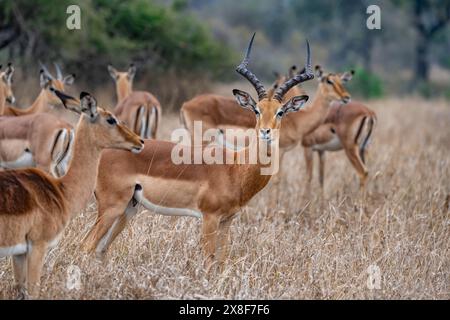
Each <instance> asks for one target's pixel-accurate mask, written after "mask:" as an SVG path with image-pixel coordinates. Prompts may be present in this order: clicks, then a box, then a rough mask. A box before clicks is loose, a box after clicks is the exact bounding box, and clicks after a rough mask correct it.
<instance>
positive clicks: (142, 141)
mask: <svg viewBox="0 0 450 320" xmlns="http://www.w3.org/2000/svg"><path fill="white" fill-rule="evenodd" d="M139 142H140V144H139V145H138V146H134V147H132V148H131V152H132V153H135V154H137V153H140V152H141V151H142V150H143V149H144V140H142V139H140V140H139Z"/></svg>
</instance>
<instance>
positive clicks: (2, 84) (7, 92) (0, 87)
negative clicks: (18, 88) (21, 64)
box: [0, 63, 16, 104]
mask: <svg viewBox="0 0 450 320" xmlns="http://www.w3.org/2000/svg"><path fill="white" fill-rule="evenodd" d="M13 74H14V67H13V66H12V64H11V63H8V66H7V67H6V69H5V70H2V66H1V65H0V96H2V97H4V98H5V100H6V102H8V103H11V104H13V103H14V102H15V101H16V98H15V97H14V94H13V92H12V88H11V85H12V76H13Z"/></svg>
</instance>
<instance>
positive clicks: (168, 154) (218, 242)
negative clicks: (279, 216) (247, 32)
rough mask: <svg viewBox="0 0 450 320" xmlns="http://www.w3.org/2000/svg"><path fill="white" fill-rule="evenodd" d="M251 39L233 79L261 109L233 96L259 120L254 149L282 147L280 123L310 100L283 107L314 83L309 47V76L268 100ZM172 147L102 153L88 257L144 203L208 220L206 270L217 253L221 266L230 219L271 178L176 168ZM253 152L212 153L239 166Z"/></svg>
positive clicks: (253, 171)
mask: <svg viewBox="0 0 450 320" xmlns="http://www.w3.org/2000/svg"><path fill="white" fill-rule="evenodd" d="M253 39H254V35H253V37H252V40H251V41H250V43H249V46H248V49H247V52H246V55H245V58H244V60H243V61H242V62H241V64H240V65H239V66H238V67H237V69H236V71H237V72H238V73H239V74H240V75H242V76H243V77H244V78H246V79H247V80H248V81H249V82H250V83H251V84H252V85H253V87H254V88H255V89H256V92H257V94H258V100H259V101H258V102H256V101H255V100H253V98H252V97H251V96H250V94H248V93H246V92H244V91H241V90H237V89H235V90H233V94H234V96H235V97H236V99H237V101H238V103H239V105H240V106H241V107H243V108H244V109H247V110H248V112H251V113H253V117H254V118H255V119H256V121H254V123H255V127H254V128H255V130H256V132H257V134H258V135H257V138H255V139H254V140H252V141H251V144H258V146H259V147H260V148H261V147H268V146H276V147H277V146H278V141H276V140H275V139H274V137H276V135H275V133H274V132H275V131H277V129H279V128H280V125H281V119H282V118H283V117H284V116H285V115H286V114H288V113H290V112H295V111H298V110H299V109H300V108H301V107H302V106H303V105H304V103H305V102H306V101H307V100H308V96H305V95H302V96H297V97H293V98H292V99H290V100H289V101H287V102H286V103H283V102H282V101H283V96H284V95H285V94H286V92H287V91H288V90H289V89H290V88H291V87H293V86H295V85H297V84H298V83H301V82H304V81H307V80H310V79H312V78H314V74H313V73H312V71H311V59H310V51H309V45H308V54H307V63H306V69H305V70H306V71H305V73H303V74H298V75H296V76H295V77H294V78H292V79H290V80H289V81H287V82H285V83H284V84H283V85H281V86H280V87H279V88H278V89H277V91H276V92H275V95H274V97H273V98H271V97H268V95H267V93H266V90H265V89H264V86H263V85H262V84H261V82H260V81H259V80H258V78H257V77H256V76H255V75H254V74H253V73H252V72H251V71H250V70H249V69H248V68H247V66H248V63H249V55H250V51H251V48H252V43H253ZM175 146H176V144H174V143H172V142H166V141H157V140H146V141H145V149H144V151H143V152H142V153H140V154H138V155H132V154H128V153H125V152H120V151H113V150H109V151H105V152H104V153H103V155H102V158H101V161H100V166H99V176H98V180H97V187H96V190H95V194H96V196H97V201H98V217H97V220H96V223H95V225H94V226H93V228H92V229H91V231H90V232H89V234H88V235H87V237H86V238H85V243H84V244H85V248H86V249H87V250H89V251H90V252H96V253H97V254H98V255H100V256H102V255H103V254H104V253H105V251H106V250H107V248H108V246H109V245H110V244H111V242H112V241H113V240H114V238H115V237H116V236H117V235H118V234H119V233H120V232H121V231H122V230H123V228H124V227H125V225H126V223H127V222H128V221H129V220H130V218H131V217H132V216H133V215H134V214H135V213H136V212H137V209H135V210H131V209H130V208H131V206H133V205H134V206H137V205H138V204H139V203H141V204H142V205H143V206H144V207H145V208H147V209H149V210H152V211H154V212H156V213H162V214H166V215H187V216H194V217H203V225H202V237H201V244H202V248H203V251H204V253H205V256H206V259H205V266H206V267H207V269H208V270H210V267H211V265H212V263H213V262H214V261H215V260H216V252H219V254H218V261H219V262H220V263H223V262H224V259H225V257H226V251H227V242H228V231H229V227H230V224H231V222H232V219H233V217H234V216H235V214H236V213H237V212H238V211H239V210H240V209H241V208H242V207H243V206H245V205H246V204H247V203H248V201H250V199H252V198H253V196H255V195H256V194H257V193H258V192H259V191H260V190H262V189H263V188H264V187H265V186H266V184H267V183H268V182H269V180H270V177H271V176H270V175H261V173H260V171H261V169H262V168H263V167H264V166H265V165H264V164H262V163H261V162H259V161H257V162H256V163H255V164H239V163H236V162H235V163H234V164H231V165H227V164H209V165H207V164H205V163H202V164H193V165H188V164H179V165H176V164H174V163H173V161H172V150H173V149H174V147H175ZM192 148H203V147H202V146H192ZM205 148H208V146H205ZM249 149H250V148H246V149H243V150H239V151H235V150H230V149H227V148H223V147H221V146H216V149H215V152H218V153H222V154H224V157H227V158H228V157H231V158H232V159H240V158H245V157H247V156H248V150H249ZM269 149H271V148H269ZM266 150H267V148H266ZM268 152H269V151H268ZM275 152H276V150H275ZM136 181H139V182H140V184H141V185H142V187H143V191H142V192H141V196H140V197H139V199H135V198H134V194H135V183H136Z"/></svg>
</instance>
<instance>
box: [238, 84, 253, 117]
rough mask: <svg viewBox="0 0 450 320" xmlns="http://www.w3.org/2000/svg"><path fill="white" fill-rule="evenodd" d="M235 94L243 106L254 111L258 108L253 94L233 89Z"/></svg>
mask: <svg viewBox="0 0 450 320" xmlns="http://www.w3.org/2000/svg"><path fill="white" fill-rule="evenodd" d="M233 94H234V96H235V98H236V101H237V102H238V103H239V105H240V106H241V107H242V108H245V109H250V110H252V111H253V112H255V110H256V102H255V100H253V98H252V96H251V95H250V94H248V93H247V92H245V91H242V90H238V89H233Z"/></svg>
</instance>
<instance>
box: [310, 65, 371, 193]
mask: <svg viewBox="0 0 450 320" xmlns="http://www.w3.org/2000/svg"><path fill="white" fill-rule="evenodd" d="M351 75H352V74H342V75H339V74H332V73H329V74H324V73H323V71H322V69H321V68H318V80H319V81H320V82H321V83H329V84H333V85H335V84H336V83H337V82H338V81H348V80H350V79H351ZM375 123H376V115H375V112H373V111H372V110H370V109H369V108H368V107H366V106H365V105H364V104H362V103H360V102H349V103H347V104H345V105H343V104H341V103H332V104H331V107H330V111H329V112H328V116H327V118H326V119H325V123H324V124H322V125H321V126H319V127H318V128H317V129H316V130H314V131H313V132H311V133H310V134H308V135H306V136H305V137H304V138H303V140H302V145H303V147H304V154H305V161H306V170H307V174H308V189H309V188H310V184H311V180H312V175H313V151H317V153H318V154H319V182H320V186H321V188H322V191H323V184H324V171H325V151H339V150H344V151H345V154H346V155H347V158H348V160H349V161H350V163H351V164H352V166H353V167H354V168H355V170H356V172H357V173H358V176H359V181H360V187H361V188H362V189H364V187H365V184H366V180H367V176H368V170H367V167H366V165H365V152H366V149H367V145H368V143H369V140H370V137H371V135H372V133H373V130H374V126H375Z"/></svg>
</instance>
